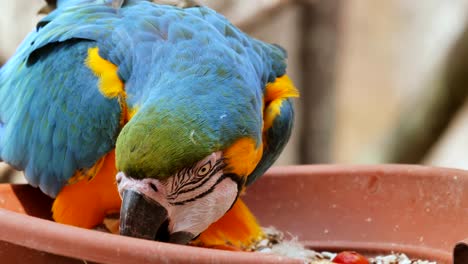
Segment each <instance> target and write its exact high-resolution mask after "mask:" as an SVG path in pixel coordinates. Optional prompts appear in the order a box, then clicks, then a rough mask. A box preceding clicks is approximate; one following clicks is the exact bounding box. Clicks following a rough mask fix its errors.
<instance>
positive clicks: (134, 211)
mask: <svg viewBox="0 0 468 264" xmlns="http://www.w3.org/2000/svg"><path fill="white" fill-rule="evenodd" d="M168 223H169V221H168V215H167V210H166V209H165V208H164V207H163V206H162V205H160V204H159V203H157V202H156V201H153V200H151V199H150V198H148V197H146V196H145V195H143V194H140V193H137V192H135V191H131V190H125V191H124V192H123V197H122V207H121V208H120V234H121V235H124V236H131V237H136V238H143V239H149V240H158V241H168V238H169V236H168V234H169V231H168V229H167V228H168Z"/></svg>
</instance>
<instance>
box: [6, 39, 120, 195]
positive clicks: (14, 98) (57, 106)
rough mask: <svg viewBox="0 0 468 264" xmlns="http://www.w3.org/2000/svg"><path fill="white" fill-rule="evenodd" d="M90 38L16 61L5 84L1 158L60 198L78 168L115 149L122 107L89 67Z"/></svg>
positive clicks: (87, 165) (53, 46)
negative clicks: (106, 94)
mask: <svg viewBox="0 0 468 264" xmlns="http://www.w3.org/2000/svg"><path fill="white" fill-rule="evenodd" d="M95 45H96V44H95V43H92V42H89V41H68V42H63V43H60V44H58V43H56V44H51V45H49V46H45V47H43V48H42V49H40V50H36V53H37V54H36V55H35V58H34V59H33V60H31V61H29V63H26V62H24V61H23V62H19V61H18V60H12V61H10V62H9V63H7V64H6V65H5V67H4V68H2V73H9V74H8V78H6V76H3V75H2V80H3V81H2V82H1V83H0V85H1V86H0V120H2V127H1V130H0V157H1V159H2V160H4V161H6V162H8V163H10V164H11V165H13V166H15V167H16V168H18V169H21V170H24V171H25V175H26V178H27V180H28V182H29V183H30V184H32V185H34V186H39V187H40V188H41V190H42V191H44V192H45V193H47V194H49V195H51V196H55V195H56V194H57V193H58V191H59V190H60V189H61V188H62V186H63V185H64V184H66V182H67V180H68V179H69V178H70V177H71V176H72V175H73V174H74V172H75V171H76V170H77V169H80V168H88V167H91V166H93V164H94V163H95V162H96V160H98V159H99V158H100V157H101V156H103V155H104V154H105V153H107V152H108V151H110V150H111V149H112V148H113V147H114V142H115V138H116V136H117V134H118V131H119V129H120V125H119V122H120V113H121V110H120V106H119V104H118V102H117V101H116V100H110V99H107V98H105V97H104V96H103V95H101V94H100V93H99V90H98V88H97V81H98V80H97V78H96V77H95V76H94V75H93V73H92V72H91V71H90V70H89V69H88V68H87V67H86V66H85V64H84V61H85V59H86V56H87V50H88V48H89V47H93V46H95Z"/></svg>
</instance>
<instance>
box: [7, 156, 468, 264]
mask: <svg viewBox="0 0 468 264" xmlns="http://www.w3.org/2000/svg"><path fill="white" fill-rule="evenodd" d="M467 188H468V172H466V171H461V170H453V169H439V168H428V167H421V166H398V165H382V166H333V165H330V166H297V167H278V168H274V169H272V170H270V171H269V172H268V173H267V175H265V176H264V177H262V178H261V179H260V180H259V181H258V182H257V183H255V184H254V185H253V186H252V187H251V188H249V189H248V192H247V195H246V196H245V197H244V200H245V201H246V203H247V204H248V205H249V207H250V208H251V209H252V211H253V212H254V214H255V215H256V216H257V217H258V219H259V221H260V223H261V224H262V225H264V226H270V225H272V226H274V227H276V228H277V229H279V230H281V231H283V232H285V233H290V234H292V235H293V236H296V237H297V238H298V239H299V241H302V242H304V243H305V245H307V246H308V247H310V248H313V249H315V250H327V251H335V252H336V251H341V250H355V251H358V252H360V253H362V254H366V255H369V256H372V255H376V254H388V253H390V252H392V251H397V252H403V253H406V254H407V255H409V256H410V257H414V258H421V259H428V260H433V261H437V262H438V263H447V264H448V263H452V261H453V260H452V250H453V248H454V246H455V245H456V244H457V242H458V241H462V240H463V239H465V238H466V237H468V192H466V191H465V189H467ZM50 206H51V200H50V199H49V198H47V197H46V196H45V195H43V194H42V193H41V192H40V191H38V190H37V189H34V188H32V187H29V186H27V185H0V208H4V209H0V229H1V232H0V259H1V260H2V263H3V262H4V263H83V260H86V261H95V262H100V263H159V262H169V263H278V262H282V263H301V262H300V261H298V260H293V259H288V258H285V257H278V256H271V255H267V254H261V253H239V252H229V251H222V250H214V249H201V248H196V247H188V246H179V245H171V244H166V243H159V242H154V241H144V240H140V239H133V238H128V237H121V236H117V235H111V234H106V233H102V232H98V231H92V230H85V229H80V228H75V227H70V226H65V225H61V224H57V223H54V222H52V221H50V220H48V219H50V213H49V212H50ZM466 251H467V250H466V247H465V246H464V244H459V245H458V246H457V251H456V253H455V255H456V260H455V263H468V262H461V261H462V260H461V259H462V258H463V257H466V255H464V254H465V253H466ZM457 258H458V260H457ZM466 259H468V258H466ZM457 261H458V262H457Z"/></svg>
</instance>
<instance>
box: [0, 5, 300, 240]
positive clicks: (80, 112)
mask: <svg viewBox="0 0 468 264" xmlns="http://www.w3.org/2000/svg"><path fill="white" fill-rule="evenodd" d="M54 2H55V1H54ZM285 60H286V52H285V50H284V49H282V48H281V47H279V46H277V45H272V44H267V43H264V42H262V41H259V40H256V39H254V38H251V37H249V36H248V35H246V34H245V33H243V32H241V31H240V30H239V29H238V28H236V27H235V26H233V25H232V24H231V23H230V22H229V21H228V20H227V19H226V18H224V17H223V16H221V15H220V14H218V13H216V12H215V11H213V10H211V9H209V8H207V7H202V6H192V7H188V8H178V7H175V6H169V5H158V4H154V3H152V2H150V1H146V0H126V1H122V0H120V1H116V0H114V1H111V0H58V1H57V9H55V10H53V11H52V12H50V13H49V14H48V15H47V16H45V17H44V18H43V19H42V20H40V22H39V23H38V24H37V27H36V29H35V30H34V31H33V32H32V33H30V34H29V35H28V36H27V37H26V39H25V40H24V42H23V43H22V44H21V45H20V47H19V48H18V50H17V52H16V54H15V55H14V56H13V57H12V58H11V59H10V60H9V61H8V62H7V63H6V64H5V65H4V67H2V68H1V70H0V159H1V160H3V161H5V162H7V163H9V164H11V165H12V166H14V167H15V168H17V169H19V170H23V171H24V173H25V177H26V179H27V181H28V182H29V184H31V185H32V186H37V187H39V188H40V189H41V190H42V191H43V192H44V193H46V194H47V195H49V196H51V197H53V198H55V200H54V203H53V207H52V214H53V218H54V219H55V221H57V222H60V223H64V224H69V225H74V226H79V227H84V228H92V227H94V226H96V225H98V224H100V223H101V222H102V221H103V219H104V218H105V216H106V215H108V214H112V213H117V212H120V233H121V234H123V235H127V236H133V237H138V238H146V239H151V240H158V241H166V242H172V243H179V244H187V243H191V244H193V245H199V246H208V247H217V246H220V247H222V246H223V245H224V246H232V247H235V248H237V249H245V248H247V247H248V246H249V245H250V244H251V243H253V242H254V241H256V240H258V239H260V238H261V237H262V236H263V233H262V230H261V228H260V227H259V225H258V223H257V221H256V220H255V217H254V216H253V215H252V213H251V212H250V211H249V209H248V208H247V206H246V205H245V204H244V203H243V202H242V201H241V199H240V198H239V197H240V195H241V194H242V193H243V192H244V190H245V188H246V187H247V186H249V185H250V184H251V183H252V182H254V181H255V180H256V179H257V178H259V177H260V176H261V175H262V174H263V173H264V172H265V171H266V170H267V169H268V168H269V167H270V166H271V165H272V163H273V162H274V161H275V160H276V159H277V157H278V155H279V154H280V152H281V151H282V149H283V148H284V146H285V144H286V143H287V141H288V139H289V137H290V134H291V128H292V125H293V116H294V111H293V102H292V98H293V97H297V96H298V91H297V89H296V88H295V87H294V85H293V83H292V81H291V80H290V79H289V77H288V76H287V75H286V62H285Z"/></svg>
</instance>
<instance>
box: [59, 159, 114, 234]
mask: <svg viewBox="0 0 468 264" xmlns="http://www.w3.org/2000/svg"><path fill="white" fill-rule="evenodd" d="M95 166H100V168H99V169H98V172H97V173H96V175H95V176H94V177H93V178H92V179H91V180H88V179H82V180H81V181H78V182H77V183H75V184H70V185H67V186H65V187H64V188H63V189H62V190H61V191H60V193H59V194H58V195H57V198H56V199H55V201H54V204H53V206H52V213H53V218H54V220H55V221H57V222H59V223H63V224H68V225H73V226H78V227H84V228H93V227H95V226H96V225H98V224H100V223H102V220H103V219H104V217H105V215H106V214H108V213H114V212H119V210H120V204H121V200H120V196H119V193H118V191H117V184H116V182H115V175H116V174H117V170H116V168H115V153H114V150H113V151H111V152H110V153H108V154H107V155H106V156H105V157H104V158H103V161H102V164H100V162H98V163H97V164H96V165H95Z"/></svg>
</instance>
